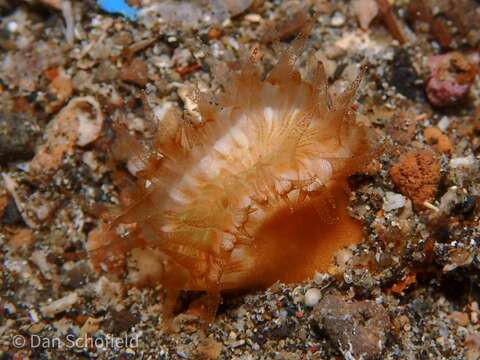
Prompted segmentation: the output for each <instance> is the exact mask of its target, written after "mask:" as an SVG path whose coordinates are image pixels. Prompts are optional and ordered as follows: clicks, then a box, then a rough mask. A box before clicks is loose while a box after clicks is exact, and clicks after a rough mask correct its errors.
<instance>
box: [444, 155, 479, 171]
mask: <svg viewBox="0 0 480 360" xmlns="http://www.w3.org/2000/svg"><path fill="white" fill-rule="evenodd" d="M474 163H475V157H474V156H473V155H468V156H465V157H458V158H453V159H451V160H450V167H451V168H452V169H457V168H459V167H470V166H472V165H473V164H474Z"/></svg>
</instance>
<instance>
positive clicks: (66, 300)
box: [40, 292, 80, 317]
mask: <svg viewBox="0 0 480 360" xmlns="http://www.w3.org/2000/svg"><path fill="white" fill-rule="evenodd" d="M79 300H80V297H79V296H78V294H77V293H76V292H71V293H70V294H68V295H67V296H64V297H63V298H61V299H58V300H56V301H54V302H51V303H50V304H47V305H43V306H41V307H40V311H41V312H42V314H43V315H44V316H46V317H54V316H55V315H57V314H60V313H61V312H64V311H66V310H69V309H70V308H71V307H72V305H74V304H76V303H77V302H78V301H79Z"/></svg>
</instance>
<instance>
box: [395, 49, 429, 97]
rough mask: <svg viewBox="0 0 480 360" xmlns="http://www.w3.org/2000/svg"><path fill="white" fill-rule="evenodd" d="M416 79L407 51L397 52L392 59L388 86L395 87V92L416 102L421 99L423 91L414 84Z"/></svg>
mask: <svg viewBox="0 0 480 360" xmlns="http://www.w3.org/2000/svg"><path fill="white" fill-rule="evenodd" d="M417 78H418V75H417V72H416V71H415V69H414V68H413V65H412V62H411V61H410V57H409V55H408V53H407V51H405V50H403V49H400V50H397V51H396V52H395V55H394V57H393V64H392V73H391V77H390V85H393V86H395V88H396V89H397V91H398V92H399V93H400V94H402V95H403V96H405V97H406V98H408V99H411V100H418V99H420V98H422V97H423V96H422V94H423V91H422V89H421V87H420V85H419V84H417V83H416V81H417Z"/></svg>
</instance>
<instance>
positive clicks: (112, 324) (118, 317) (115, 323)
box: [104, 310, 140, 335]
mask: <svg viewBox="0 0 480 360" xmlns="http://www.w3.org/2000/svg"><path fill="white" fill-rule="evenodd" d="M139 321H140V317H139V316H138V315H135V314H132V313H131V312H130V311H129V310H123V311H112V312H111V318H110V319H108V320H106V321H105V324H104V326H105V328H106V329H107V331H108V332H109V333H112V334H116V335H119V334H121V333H122V332H124V331H128V330H130V328H131V327H132V326H134V325H135V324H136V323H138V322H139Z"/></svg>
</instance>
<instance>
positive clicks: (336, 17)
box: [330, 11, 345, 27]
mask: <svg viewBox="0 0 480 360" xmlns="http://www.w3.org/2000/svg"><path fill="white" fill-rule="evenodd" d="M330 24H331V25H332V26H334V27H340V26H343V25H344V24H345V15H343V14H342V13H341V12H338V11H337V12H336V13H335V14H333V16H332V19H331V20H330Z"/></svg>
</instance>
